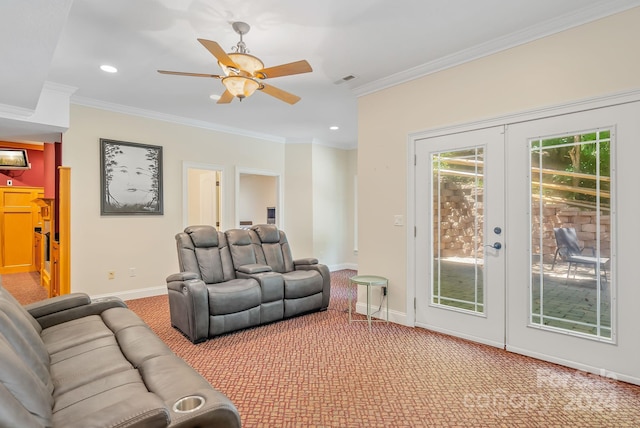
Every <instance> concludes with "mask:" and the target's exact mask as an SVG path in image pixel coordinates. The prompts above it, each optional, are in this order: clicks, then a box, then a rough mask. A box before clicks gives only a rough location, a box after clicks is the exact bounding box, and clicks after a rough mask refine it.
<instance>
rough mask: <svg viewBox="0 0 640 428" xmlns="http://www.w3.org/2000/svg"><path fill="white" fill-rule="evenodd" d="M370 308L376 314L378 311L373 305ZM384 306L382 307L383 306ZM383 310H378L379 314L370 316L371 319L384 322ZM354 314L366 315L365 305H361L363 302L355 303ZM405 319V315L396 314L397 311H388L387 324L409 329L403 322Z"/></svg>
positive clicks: (401, 313)
mask: <svg viewBox="0 0 640 428" xmlns="http://www.w3.org/2000/svg"><path fill="white" fill-rule="evenodd" d="M369 306H371V312H372V313H373V312H376V311H377V310H378V307H377V306H375V305H369ZM383 306H384V305H383ZM385 309H386V308H384V307H383V308H382V309H380V313H379V314H376V315H372V316H371V318H372V319H376V320H384V319H385ZM355 312H356V313H357V314H360V315H367V304H366V303H363V302H357V303H356V307H355ZM406 319H407V314H405V313H404V312H398V311H394V310H392V309H389V322H392V323H394V324H400V325H405V326H407V327H411V326H408V325H407V324H406V323H405V321H406Z"/></svg>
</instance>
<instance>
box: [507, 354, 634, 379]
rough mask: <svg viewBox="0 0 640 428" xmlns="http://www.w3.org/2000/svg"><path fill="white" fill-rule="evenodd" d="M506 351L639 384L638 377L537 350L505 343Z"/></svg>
mask: <svg viewBox="0 0 640 428" xmlns="http://www.w3.org/2000/svg"><path fill="white" fill-rule="evenodd" d="M506 349H507V351H509V352H513V353H514V354H520V355H525V356H527V357H531V358H535V359H537V360H542V361H547V362H549V363H554V364H559V365H561V366H565V367H569V368H572V369H576V370H580V371H583V372H587V373H592V374H595V375H599V376H602V377H606V378H610V379H615V380H621V381H623V382H627V383H631V384H634V385H640V378H637V377H633V376H628V375H625V374H622V373H617V372H612V371H610V370H606V369H603V368H600V367H593V366H589V365H586V364H580V363H578V362H575V361H571V360H565V359H563V358H557V357H553V356H551V355H547V354H542V353H539V352H532V351H530V350H528V349H522V348H518V347H514V346H509V345H507V348H506Z"/></svg>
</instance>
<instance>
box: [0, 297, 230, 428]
mask: <svg viewBox="0 0 640 428" xmlns="http://www.w3.org/2000/svg"><path fill="white" fill-rule="evenodd" d="M0 426H1V427H21V428H28V427H64V428H72V427H82V428H89V427H175V428H178V427H180V428H183V427H204V426H207V427H239V426H240V417H239V414H238V411H237V409H236V408H235V406H234V405H233V403H232V402H231V401H230V400H229V399H228V398H227V397H226V396H224V395H223V394H222V393H220V392H219V391H216V390H215V389H214V388H213V387H212V386H211V385H210V384H209V383H208V382H207V381H206V380H205V379H204V378H203V377H202V376H200V375H199V374H198V373H196V372H195V371H194V370H193V369H192V368H191V367H189V366H188V365H187V364H186V363H185V362H184V361H183V360H182V359H180V358H178V357H177V356H176V355H175V354H173V352H171V350H170V349H169V348H168V347H167V346H166V345H165V344H164V343H163V342H162V341H161V340H160V338H159V337H158V336H156V335H155V334H154V333H153V332H152V331H151V329H150V328H149V327H148V326H147V325H146V324H145V323H144V322H143V321H142V320H141V319H140V318H139V317H138V316H137V315H136V314H134V313H133V312H132V311H130V310H129V309H127V308H126V305H125V304H124V303H123V302H122V301H121V300H119V299H115V298H113V299H101V300H94V301H91V299H90V298H89V297H88V296H87V295H85V294H81V293H74V294H70V295H65V296H60V297H56V298H52V299H47V300H44V301H42V302H37V303H34V304H31V305H27V306H21V305H20V304H19V303H18V302H17V301H16V300H15V298H14V297H13V296H12V295H11V294H10V293H9V292H8V291H7V290H6V289H3V288H2V287H0Z"/></svg>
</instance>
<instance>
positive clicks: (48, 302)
mask: <svg viewBox="0 0 640 428" xmlns="http://www.w3.org/2000/svg"><path fill="white" fill-rule="evenodd" d="M89 303H91V298H90V297H89V295H88V294H85V293H71V294H64V295H62V296H56V297H52V298H50V299H45V300H40V301H39V302H34V303H30V304H28V305H25V307H24V308H25V309H26V310H27V311H28V312H29V313H30V314H31V316H33V317H34V318H40V317H43V316H45V315H49V314H53V313H55V312H60V311H65V310H67V309H71V308H76V307H78V306H84V305H88V304H89Z"/></svg>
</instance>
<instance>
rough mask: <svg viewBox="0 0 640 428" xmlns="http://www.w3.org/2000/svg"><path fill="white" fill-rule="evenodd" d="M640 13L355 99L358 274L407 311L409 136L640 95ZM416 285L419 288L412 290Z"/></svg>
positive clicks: (394, 307) (392, 306) (392, 305)
mask: <svg viewBox="0 0 640 428" xmlns="http://www.w3.org/2000/svg"><path fill="white" fill-rule="evenodd" d="M638 22H640V8H636V9H632V10H630V11H627V12H625V13H622V14H618V15H614V16H611V17H609V18H605V19H602V20H599V21H595V22H593V23H590V24H586V25H583V26H580V27H576V28H574V29H571V30H568V31H565V32H562V33H558V34H556V35H553V36H549V37H546V38H544V39H540V40H537V41H534V42H531V43H528V44H526V45H522V46H519V47H515V48H512V49H509V50H506V51H503V52H500V53H497V54H494V55H491V56H489V57H485V58H482V59H479V60H476V61H472V62H469V63H466V64H463V65H460V66H458V67H455V68H452V69H449V70H445V71H442V72H439V73H435V74H432V75H429V76H426V77H423V78H421V79H418V80H415V81H412V82H408V83H405V84H402V85H398V86H396V87H393V88H389V89H386V90H382V91H379V92H377V93H373V94H370V95H367V96H363V97H361V98H360V99H359V102H358V110H359V113H358V116H359V135H358V195H359V198H358V213H359V215H358V224H359V231H358V236H359V256H358V265H359V270H360V272H361V273H370V274H378V275H383V276H386V277H388V278H389V279H390V310H391V311H392V312H393V311H398V312H400V313H405V312H406V290H407V284H406V282H407V275H406V271H407V231H406V228H401V227H396V226H393V216H394V215H396V214H402V215H405V216H406V214H407V213H406V207H407V176H408V175H407V172H408V170H407V168H408V160H407V143H408V140H409V134H411V133H412V132H416V131H422V130H428V129H433V128H438V127H442V126H447V125H453V124H462V123H467V122H473V121H477V120H482V119H486V118H491V117H498V116H503V115H507V114H510V113H517V112H522V111H526V110H530V109H537V108H542V107H545V106H552V105H558V104H563V103H567V102H570V101H574V100H581V99H585V98H589V97H594V96H601V95H607V94H613V93H617V92H621V91H626V90H633V89H638V88H640V58H639V56H638V51H639V50H640V26H638V25H637V23H638ZM409 286H411V287H412V286H413V285H409Z"/></svg>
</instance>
